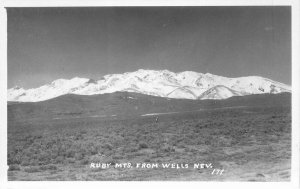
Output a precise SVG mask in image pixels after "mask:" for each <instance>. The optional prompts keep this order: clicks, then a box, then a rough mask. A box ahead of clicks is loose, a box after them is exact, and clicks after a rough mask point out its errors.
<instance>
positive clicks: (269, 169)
mask: <svg viewBox="0 0 300 189" xmlns="http://www.w3.org/2000/svg"><path fill="white" fill-rule="evenodd" d="M5 11H6V15H7V28H6V29H7V87H6V88H7V94H6V95H7V101H6V103H7V104H6V108H7V131H6V132H7V149H6V151H7V166H8V170H6V171H5V172H6V173H5V174H6V175H7V180H8V181H214V182H224V181H229V182H291V175H292V131H293V129H292V118H293V116H292V115H293V114H292V91H293V90H292V7H291V6H287V5H282V6H281V5H277V6H94V7H93V6H92V7H71V6H69V7H5ZM293 87H294V86H293ZM1 116H2V115H1ZM296 150H297V149H296ZM200 183H201V182H200Z"/></svg>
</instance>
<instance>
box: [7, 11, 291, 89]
mask: <svg viewBox="0 0 300 189" xmlns="http://www.w3.org/2000/svg"><path fill="white" fill-rule="evenodd" d="M290 14H291V9H290V7H105V8H104V7H102V8H97V7H93V8H87V7H86V8H8V9H7V15H8V21H7V24H8V27H7V28H8V87H9V88H10V87H12V86H15V85H19V86H22V87H25V88H31V87H37V86H40V85H43V84H46V83H48V82H51V81H53V80H55V79H58V78H67V79H69V78H73V77H75V76H78V77H88V78H94V79H99V78H100V77H101V76H103V75H105V74H110V73H123V72H129V71H135V70H137V69H168V70H170V71H174V72H180V71H196V72H201V73H207V72H209V73H212V74H216V75H222V76H227V77H239V76H249V75H259V76H263V77H267V78H270V79H273V80H276V81H280V82H283V83H286V84H290V83H291V19H290V16H291V15H290Z"/></svg>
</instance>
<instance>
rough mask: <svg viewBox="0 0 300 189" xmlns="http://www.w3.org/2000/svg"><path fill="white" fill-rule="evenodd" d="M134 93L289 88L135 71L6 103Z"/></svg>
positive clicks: (223, 93) (222, 94) (179, 95)
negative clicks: (72, 96) (73, 96)
mask: <svg viewBox="0 0 300 189" xmlns="http://www.w3.org/2000/svg"><path fill="white" fill-rule="evenodd" d="M115 92H133V93H140V94H144V95H151V96H157V97H165V98H175V99H193V100H196V99H197V100H205V99H214V100H219V99H227V98H229V97H232V96H245V95H251V94H263V93H269V94H277V93H282V92H291V87H290V86H289V85H286V84H283V83H280V82H276V81H273V80H270V79H267V78H264V77H260V76H246V77H236V78H228V77H223V76H218V75H213V74H210V73H205V74H203V73H197V72H193V71H184V72H179V73H174V72H171V71H168V70H143V69H140V70H137V71H134V72H127V73H123V74H109V75H105V76H104V77H102V78H101V79H100V80H93V79H88V78H79V77H75V78H73V79H69V80H68V79H57V80H55V81H53V82H52V83H50V84H46V85H43V86H41V87H38V88H32V89H27V90H26V89H23V88H21V87H18V86H16V87H14V88H11V89H8V94H7V95H8V101H16V102H38V101H45V100H49V99H52V98H56V97H59V96H62V95H66V94H76V95H97V94H107V93H115Z"/></svg>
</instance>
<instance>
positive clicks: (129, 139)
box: [8, 107, 291, 181]
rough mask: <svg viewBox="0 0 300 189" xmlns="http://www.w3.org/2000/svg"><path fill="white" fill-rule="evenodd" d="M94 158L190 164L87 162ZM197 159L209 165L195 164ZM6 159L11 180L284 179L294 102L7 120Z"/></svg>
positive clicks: (287, 176) (287, 169) (288, 162)
mask: <svg viewBox="0 0 300 189" xmlns="http://www.w3.org/2000/svg"><path fill="white" fill-rule="evenodd" d="M157 117H158V120H157V119H156V118H157ZM92 162H95V163H98V162H100V163H112V165H116V164H118V163H127V162H130V163H132V164H133V165H135V164H136V163H148V164H152V163H158V164H161V163H175V164H179V165H181V164H189V167H190V168H187V169H184V168H180V169H177V168H167V169H166V168H162V167H159V168H153V169H151V168H150V169H145V168H135V167H133V168H115V167H114V166H112V167H110V168H108V169H104V168H90V164H91V163H92ZM194 163H208V164H209V163H211V165H212V167H210V168H204V169H194V168H193V164H194ZM8 164H9V170H8V179H9V180H13V181H19V180H42V181H50V180H71V181H74V180H97V181H101V180H103V181H111V180H113V181H152V180H153V181H165V180H171V181H289V180H290V169H291V109H290V107H231V108H217V109H211V110H203V111H195V112H183V113H178V112H177V113H174V114H163V115H159V116H155V115H153V116H151V115H149V116H130V117H129V116H128V117H119V116H114V117H110V118H101V117H94V118H92V117H89V118H87V117H82V118H80V117H77V118H65V119H57V120H56V119H52V120H51V119H45V120H27V121H22V122H20V121H18V122H17V121H9V124H8ZM213 169H220V170H222V169H223V170H224V172H223V173H222V175H217V174H212V171H213Z"/></svg>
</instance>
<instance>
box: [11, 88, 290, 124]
mask: <svg viewBox="0 0 300 189" xmlns="http://www.w3.org/2000/svg"><path fill="white" fill-rule="evenodd" d="M239 106H249V107H253V106H263V107H272V106H281V107H283V106H291V94H290V93H280V94H259V95H247V96H234V97H231V98H228V99H225V100H190V99H173V98H164V97H155V96H150V95H144V94H139V93H131V92H130V93H129V92H115V93H109V94H100V95H75V94H67V95H63V96H59V97H56V98H54V99H50V100H46V101H42V102H9V103H8V106H7V107H8V119H9V120H25V119H31V118H35V119H43V118H50V119H53V118H65V117H77V116H78V117H89V116H90V117H94V116H99V117H101V116H112V115H118V116H122V115H125V116H127V115H142V114H151V113H164V112H165V113H168V112H184V111H199V110H203V109H211V108H226V107H239Z"/></svg>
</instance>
